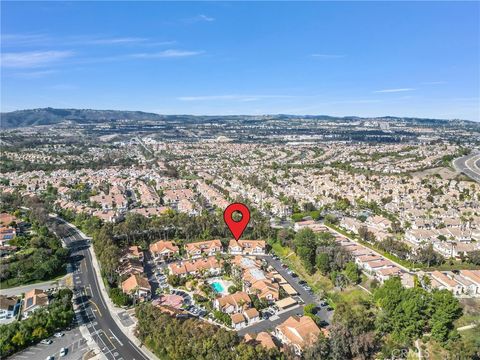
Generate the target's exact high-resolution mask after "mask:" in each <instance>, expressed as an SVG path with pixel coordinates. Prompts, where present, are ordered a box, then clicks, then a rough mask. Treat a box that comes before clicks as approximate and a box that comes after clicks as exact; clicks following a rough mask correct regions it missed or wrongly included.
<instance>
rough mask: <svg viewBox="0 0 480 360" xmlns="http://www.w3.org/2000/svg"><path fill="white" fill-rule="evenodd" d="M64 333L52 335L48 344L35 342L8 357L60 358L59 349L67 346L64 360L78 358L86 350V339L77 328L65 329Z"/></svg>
mask: <svg viewBox="0 0 480 360" xmlns="http://www.w3.org/2000/svg"><path fill="white" fill-rule="evenodd" d="M64 333H65V335H64V336H62V337H61V338H55V337H52V338H51V340H52V341H53V342H52V343H51V344H50V345H44V344H40V343H38V344H36V345H34V346H30V347H28V348H27V349H25V350H23V351H21V352H18V353H16V354H15V355H13V356H12V357H11V358H10V359H12V360H26V359H46V358H47V357H48V356H54V357H55V359H60V349H61V348H62V347H64V348H67V349H68V351H67V355H66V356H65V357H62V359H65V360H80V359H82V356H83V354H85V353H86V352H87V350H88V347H87V341H86V340H85V339H84V338H83V337H82V334H81V333H80V331H79V330H78V329H72V330H70V331H65V332H64Z"/></svg>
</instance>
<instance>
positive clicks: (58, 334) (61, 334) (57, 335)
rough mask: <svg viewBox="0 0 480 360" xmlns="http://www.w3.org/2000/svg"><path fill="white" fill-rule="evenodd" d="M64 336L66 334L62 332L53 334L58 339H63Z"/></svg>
mask: <svg viewBox="0 0 480 360" xmlns="http://www.w3.org/2000/svg"><path fill="white" fill-rule="evenodd" d="M63 335H65V334H64V333H62V332H57V333H55V334H53V336H55V337H56V338H61V337H62V336H63Z"/></svg>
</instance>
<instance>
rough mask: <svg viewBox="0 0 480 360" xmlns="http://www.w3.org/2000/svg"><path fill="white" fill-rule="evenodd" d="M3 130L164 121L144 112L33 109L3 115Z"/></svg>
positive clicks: (1, 125) (157, 116)
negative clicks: (64, 123) (28, 127)
mask: <svg viewBox="0 0 480 360" xmlns="http://www.w3.org/2000/svg"><path fill="white" fill-rule="evenodd" d="M0 116H1V121H0V127H1V128H3V129H8V128H16V127H27V126H35V125H54V124H58V123H61V122H65V121H73V122H76V123H80V124H82V123H89V122H99V121H100V122H104V121H118V120H162V119H164V117H163V116H161V115H158V114H153V113H146V112H142V111H119V110H91V109H53V108H44V109H33V110H18V111H13V112H8V113H1V114H0Z"/></svg>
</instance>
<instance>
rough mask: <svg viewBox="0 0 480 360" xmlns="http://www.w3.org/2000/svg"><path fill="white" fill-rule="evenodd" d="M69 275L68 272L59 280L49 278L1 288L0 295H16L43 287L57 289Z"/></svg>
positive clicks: (44, 288) (43, 288)
mask: <svg viewBox="0 0 480 360" xmlns="http://www.w3.org/2000/svg"><path fill="white" fill-rule="evenodd" d="M67 277H68V274H67V275H65V276H64V277H62V278H60V279H57V280H49V281H44V282H39V283H35V284H29V285H22V286H17V287H12V288H7V289H1V290H0V295H6V296H15V295H21V294H22V293H26V292H28V291H30V290H32V289H42V290H48V289H55V288H57V287H59V286H60V285H63V284H64V283H65V279H66V278H67Z"/></svg>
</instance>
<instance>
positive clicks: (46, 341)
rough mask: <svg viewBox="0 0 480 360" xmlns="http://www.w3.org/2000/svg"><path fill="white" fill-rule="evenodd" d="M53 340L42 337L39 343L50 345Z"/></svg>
mask: <svg viewBox="0 0 480 360" xmlns="http://www.w3.org/2000/svg"><path fill="white" fill-rule="evenodd" d="M52 342H53V341H52V340H50V339H43V340H42V341H40V344H43V345H50V344H51V343H52Z"/></svg>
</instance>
